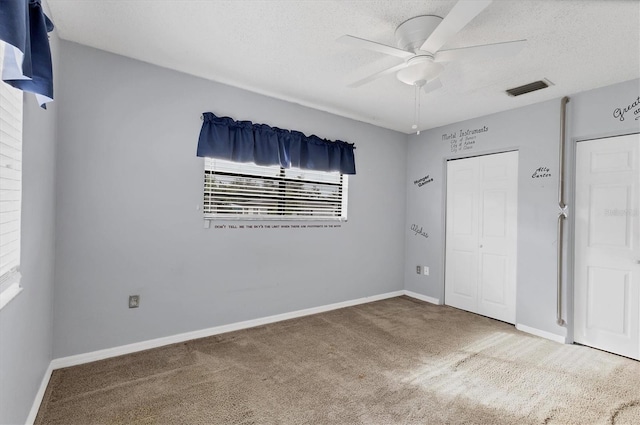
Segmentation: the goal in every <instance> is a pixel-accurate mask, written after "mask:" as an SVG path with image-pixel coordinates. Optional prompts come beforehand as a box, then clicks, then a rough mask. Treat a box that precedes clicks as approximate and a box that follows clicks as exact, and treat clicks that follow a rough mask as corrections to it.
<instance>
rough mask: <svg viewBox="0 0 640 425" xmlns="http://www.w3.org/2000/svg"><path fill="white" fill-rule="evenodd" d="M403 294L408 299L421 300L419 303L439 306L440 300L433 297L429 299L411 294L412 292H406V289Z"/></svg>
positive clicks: (426, 296)
mask: <svg viewBox="0 0 640 425" xmlns="http://www.w3.org/2000/svg"><path fill="white" fill-rule="evenodd" d="M404 294H405V295H406V296H408V297H411V298H415V299H417V300H421V301H426V302H428V303H431V304H437V305H440V304H441V303H440V300H439V299H437V298H433V297H430V296H428V295H422V294H418V293H417V292H413V291H407V290H406V289H405V290H404Z"/></svg>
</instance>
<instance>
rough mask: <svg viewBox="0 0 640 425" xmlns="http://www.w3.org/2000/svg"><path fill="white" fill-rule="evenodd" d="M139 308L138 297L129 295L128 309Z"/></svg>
mask: <svg viewBox="0 0 640 425" xmlns="http://www.w3.org/2000/svg"><path fill="white" fill-rule="evenodd" d="M138 307H140V295H129V308H138Z"/></svg>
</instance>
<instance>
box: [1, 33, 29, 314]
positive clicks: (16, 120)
mask: <svg viewBox="0 0 640 425" xmlns="http://www.w3.org/2000/svg"><path fill="white" fill-rule="evenodd" d="M5 46H6V43H5V42H4V41H2V40H0V75H1V74H2V58H3V57H4V50H5ZM0 85H2V86H1V87H0V108H2V109H5V111H3V115H4V116H5V117H7V118H8V119H7V123H8V125H9V126H11V127H14V131H16V132H17V133H18V134H16V135H10V134H9V133H8V132H7V129H5V130H4V131H1V130H2V129H0V145H2V146H1V147H2V148H3V150H4V149H11V150H17V151H18V152H19V153H18V155H17V156H18V159H16V158H14V157H12V156H11V155H9V154H7V155H4V154H3V152H1V151H0V155H1V156H3V157H4V158H0V167H2V168H3V169H5V170H14V171H19V177H18V179H17V180H16V179H15V178H10V177H7V174H8V173H4V174H5V176H4V177H2V176H0V181H1V182H2V185H1V186H2V187H1V189H2V190H9V189H7V188H8V186H6V185H7V182H9V181H18V186H19V189H18V190H17V192H18V196H17V199H13V200H8V201H6V200H3V201H0V202H7V203H8V202H17V203H18V206H17V210H6V211H5V212H4V214H9V213H14V214H15V213H17V219H12V220H10V221H8V222H7V223H11V222H13V223H17V229H16V230H13V231H10V232H11V233H16V234H17V239H16V240H15V242H17V248H14V249H12V250H10V251H9V252H17V256H16V259H14V260H13V261H11V262H10V263H9V266H10V268H9V269H8V270H5V271H4V272H3V273H2V275H0V309H2V308H3V307H4V306H5V305H7V304H8V303H9V302H10V301H11V300H12V299H14V298H15V297H16V296H17V295H18V294H19V293H20V292H22V287H21V286H20V281H21V279H22V275H21V274H20V263H21V254H22V248H21V242H22V241H21V238H22V217H21V215H22V191H23V187H22V183H23V173H22V142H23V140H22V137H23V134H24V128H23V123H24V95H23V92H22V91H20V90H18V89H15V88H13V87H11V86H10V85H8V84H6V83H4V82H3V81H0ZM5 102H7V103H5ZM3 104H4V105H3ZM5 105H6V106H5ZM14 106H15V107H17V110H18V112H17V113H15V114H14V113H11V112H10V111H9V110H8V109H13V107H14ZM3 120H4V119H3ZM8 120H11V121H8ZM3 134H4V135H6V137H7V138H9V137H11V139H13V140H12V141H11V142H8V141H7V140H6V139H5V140H4V141H3ZM16 141H17V143H16ZM16 144H17V147H16V146H15V145H16ZM12 145H13V146H12ZM16 165H17V166H18V167H16ZM11 190H15V189H11ZM0 214H3V213H0ZM6 218H7V217H6V216H5V217H4V219H6ZM7 233H9V232H7ZM5 234H6V233H5ZM0 237H1V236H0ZM2 242H4V243H5V244H8V243H10V242H6V241H1V240H0V243H2ZM12 242H13V241H12ZM1 246H2V245H0V247H1ZM2 253H4V254H6V253H5V252H3V251H2V250H1V249H0V254H2Z"/></svg>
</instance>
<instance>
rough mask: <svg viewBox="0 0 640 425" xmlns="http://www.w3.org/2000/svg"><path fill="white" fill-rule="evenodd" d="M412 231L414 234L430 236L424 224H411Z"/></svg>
mask: <svg viewBox="0 0 640 425" xmlns="http://www.w3.org/2000/svg"><path fill="white" fill-rule="evenodd" d="M411 231H412V232H413V233H414V236H418V235H420V236H422V237H425V238H428V237H429V234H428V233H427V232H425V231H424V230H422V226H418V225H417V224H412V225H411Z"/></svg>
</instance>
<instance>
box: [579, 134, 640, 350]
mask: <svg viewBox="0 0 640 425" xmlns="http://www.w3.org/2000/svg"><path fill="white" fill-rule="evenodd" d="M576 146H577V147H576V207H575V210H576V211H575V214H576V216H575V219H576V228H575V233H576V236H575V273H574V276H575V278H574V288H575V289H574V297H575V298H574V306H575V327H574V340H575V341H576V342H579V343H581V344H585V345H589V346H591V347H596V348H600V349H603V350H607V351H611V352H613V353H617V354H621V355H623V356H628V357H632V358H634V359H639V360H640V199H639V198H640V158H639V157H640V135H639V134H633V135H627V136H619V137H609V138H605V139H597V140H590V141H584V142H578V143H577V145H576Z"/></svg>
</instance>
